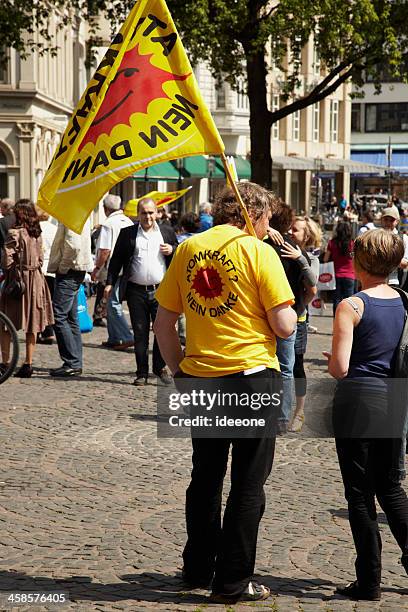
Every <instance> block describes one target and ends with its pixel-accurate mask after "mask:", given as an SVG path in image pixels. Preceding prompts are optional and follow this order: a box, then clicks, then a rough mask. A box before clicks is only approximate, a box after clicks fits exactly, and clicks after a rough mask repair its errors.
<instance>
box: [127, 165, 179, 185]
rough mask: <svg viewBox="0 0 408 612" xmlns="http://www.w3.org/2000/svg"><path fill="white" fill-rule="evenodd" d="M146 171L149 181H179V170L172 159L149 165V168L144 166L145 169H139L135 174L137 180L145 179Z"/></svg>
mask: <svg viewBox="0 0 408 612" xmlns="http://www.w3.org/2000/svg"><path fill="white" fill-rule="evenodd" d="M146 173H147V180H148V181H177V179H178V177H179V172H178V170H177V168H176V166H175V163H173V162H170V161H166V162H160V163H159V164H156V165H155V166H149V167H148V168H143V170H138V171H137V172H135V174H134V175H133V178H134V179H135V180H136V181H145V180H146Z"/></svg>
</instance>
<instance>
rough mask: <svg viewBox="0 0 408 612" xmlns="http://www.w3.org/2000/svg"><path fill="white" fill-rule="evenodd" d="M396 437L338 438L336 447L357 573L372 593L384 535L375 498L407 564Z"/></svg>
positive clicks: (407, 525) (406, 513) (406, 507)
mask: <svg viewBox="0 0 408 612" xmlns="http://www.w3.org/2000/svg"><path fill="white" fill-rule="evenodd" d="M394 445H395V440H391V439H384V438H383V439H379V438H378V439H357V438H349V439H344V438H341V439H339V438H337V439H336V448H337V455H338V458H339V464H340V469H341V474H342V477H343V482H344V488H345V496H346V499H347V502H348V509H349V521H350V527H351V531H352V534H353V539H354V545H355V547H356V552H357V559H356V564H355V566H356V575H357V580H358V583H359V586H360V587H361V589H362V590H364V591H366V592H368V593H370V592H372V591H373V590H375V589H377V588H378V587H379V586H380V582H381V537H380V532H379V529H378V523H377V513H376V507H375V497H377V500H378V502H379V504H380V506H381V508H382V509H383V511H384V512H385V514H386V517H387V520H388V524H389V526H390V529H391V531H392V534H393V536H394V538H395V539H396V541H397V543H398V545H399V547H400V548H401V551H402V555H403V556H402V559H403V561H404V564H406V565H407V567H408V499H407V496H406V493H405V491H404V489H403V488H402V487H401V484H400V482H398V481H397V480H393V479H392V468H393V465H394V462H393V456H394V454H395V446H394Z"/></svg>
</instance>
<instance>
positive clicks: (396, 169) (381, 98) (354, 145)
mask: <svg viewBox="0 0 408 612" xmlns="http://www.w3.org/2000/svg"><path fill="white" fill-rule="evenodd" d="M382 76H383V78H384V81H383V83H382V88H381V92H380V93H379V94H377V93H376V91H375V87H374V84H373V83H370V82H367V83H366V84H365V85H364V87H363V88H362V93H363V97H362V98H356V99H355V100H353V105H352V122H351V158H352V159H354V160H356V161H359V162H365V163H376V164H381V165H383V166H384V167H385V168H386V172H385V174H384V176H382V177H378V176H377V177H376V176H362V177H359V178H356V180H355V181H354V185H352V188H353V189H359V191H361V192H362V193H364V192H367V193H376V192H378V191H379V190H383V191H385V192H388V193H396V194H397V195H398V196H399V197H400V198H401V199H402V200H404V201H408V85H406V84H405V83H400V82H398V81H397V80H396V79H393V78H392V77H390V76H388V75H387V73H386V71H383V74H382ZM356 93H361V90H358V91H356Z"/></svg>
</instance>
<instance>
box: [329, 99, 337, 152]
mask: <svg viewBox="0 0 408 612" xmlns="http://www.w3.org/2000/svg"><path fill="white" fill-rule="evenodd" d="M338 138H339V101H338V100H330V142H338Z"/></svg>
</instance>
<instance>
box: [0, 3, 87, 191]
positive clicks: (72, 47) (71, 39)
mask: <svg viewBox="0 0 408 612" xmlns="http://www.w3.org/2000/svg"><path fill="white" fill-rule="evenodd" d="M58 20H59V16H58V15H57V14H56V13H54V14H53V16H52V17H51V18H50V26H49V27H50V29H51V31H52V33H53V35H54V40H55V44H56V45H57V46H58V51H57V53H56V55H55V56H52V55H51V54H50V53H45V54H43V55H40V54H39V53H38V52H37V51H35V52H33V53H30V54H29V55H28V57H27V59H22V58H21V57H20V55H19V54H18V53H16V51H15V50H13V49H10V50H9V53H8V61H7V64H6V65H5V66H4V67H2V68H1V69H0V197H6V196H7V197H10V198H13V199H18V198H31V199H33V200H35V199H36V197H37V193H38V187H39V185H40V183H41V180H42V178H43V176H44V173H45V171H46V169H47V168H48V165H49V163H50V161H51V159H52V156H53V154H54V151H55V149H56V146H57V145H58V142H59V140H60V137H61V135H62V133H63V132H64V129H65V127H66V125H67V122H68V119H69V117H70V115H71V113H72V111H73V109H74V107H75V104H76V103H77V101H78V100H79V97H80V95H81V93H82V91H83V89H84V87H85V85H86V82H87V74H86V69H85V36H86V32H85V26H84V24H81V23H80V22H79V21H78V22H75V23H73V24H72V25H71V26H64V27H63V28H60V29H59V28H58Z"/></svg>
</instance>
